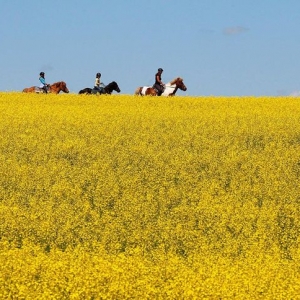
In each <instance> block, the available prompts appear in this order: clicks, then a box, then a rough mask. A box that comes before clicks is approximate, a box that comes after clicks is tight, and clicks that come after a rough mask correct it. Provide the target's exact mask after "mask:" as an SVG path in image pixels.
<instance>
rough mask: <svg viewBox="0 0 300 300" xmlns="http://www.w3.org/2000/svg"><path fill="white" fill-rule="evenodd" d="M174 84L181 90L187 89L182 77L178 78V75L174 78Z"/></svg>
mask: <svg viewBox="0 0 300 300" xmlns="http://www.w3.org/2000/svg"><path fill="white" fill-rule="evenodd" d="M175 84H176V87H177V88H179V89H180V90H182V91H186V90H187V88H186V86H185V84H184V83H183V79H182V78H180V77H178V78H176V82H175Z"/></svg>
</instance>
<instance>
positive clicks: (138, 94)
mask: <svg viewBox="0 0 300 300" xmlns="http://www.w3.org/2000/svg"><path fill="white" fill-rule="evenodd" d="M141 92H142V88H141V87H138V88H136V90H135V92H134V94H135V95H137V96H140V95H141Z"/></svg>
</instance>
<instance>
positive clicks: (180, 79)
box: [170, 77, 183, 85]
mask: <svg viewBox="0 0 300 300" xmlns="http://www.w3.org/2000/svg"><path fill="white" fill-rule="evenodd" d="M177 81H183V79H182V78H180V77H176V78H174V79H173V80H172V81H170V85H173V84H175V83H176V82H177Z"/></svg>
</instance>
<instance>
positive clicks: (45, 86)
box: [39, 72, 50, 93]
mask: <svg viewBox="0 0 300 300" xmlns="http://www.w3.org/2000/svg"><path fill="white" fill-rule="evenodd" d="M39 81H40V82H41V84H40V88H41V89H43V90H44V92H45V93H48V89H49V86H50V84H48V83H46V79H45V73H44V72H41V73H40V78H39Z"/></svg>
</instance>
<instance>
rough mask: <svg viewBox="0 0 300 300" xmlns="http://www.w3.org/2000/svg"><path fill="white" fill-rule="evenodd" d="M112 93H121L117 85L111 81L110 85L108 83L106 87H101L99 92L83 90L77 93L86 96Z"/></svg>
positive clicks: (89, 89)
mask: <svg viewBox="0 0 300 300" xmlns="http://www.w3.org/2000/svg"><path fill="white" fill-rule="evenodd" d="M113 91H116V92H118V93H120V92H121V90H120V88H119V86H118V84H117V83H116V82H115V81H112V82H111V83H109V84H108V85H106V86H105V85H103V87H101V89H100V90H97V89H95V88H93V89H91V88H85V89H82V90H80V91H79V93H78V94H86V95H90V94H100V95H101V94H109V95H110V94H111V93H112V92H113Z"/></svg>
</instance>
